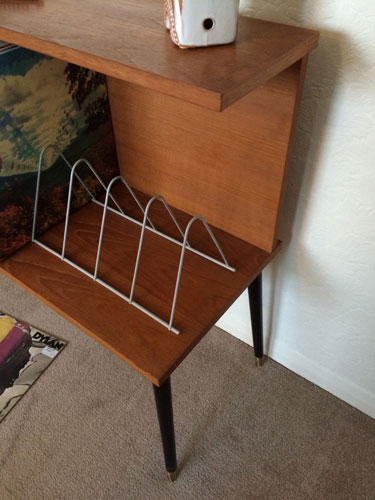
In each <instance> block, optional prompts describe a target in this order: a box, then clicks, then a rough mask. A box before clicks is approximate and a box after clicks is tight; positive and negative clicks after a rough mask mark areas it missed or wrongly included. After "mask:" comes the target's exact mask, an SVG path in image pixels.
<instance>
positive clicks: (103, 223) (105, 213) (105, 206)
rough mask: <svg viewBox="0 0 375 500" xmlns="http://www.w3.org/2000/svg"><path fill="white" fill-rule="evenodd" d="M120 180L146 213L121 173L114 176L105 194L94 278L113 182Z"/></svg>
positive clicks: (96, 275) (96, 271) (97, 267)
mask: <svg viewBox="0 0 375 500" xmlns="http://www.w3.org/2000/svg"><path fill="white" fill-rule="evenodd" d="M119 180H120V181H121V182H122V183H123V184H124V185H125V187H126V189H127V190H128V191H129V193H130V194H131V196H132V197H133V199H134V201H135V202H136V204H137V205H138V207H139V208H140V209H141V211H142V213H143V215H145V209H144V208H143V206H142V205H141V203H140V201H139V200H138V198H137V196H136V195H135V193H134V191H133V190H132V188H131V187H130V186H129V184H128V183H127V182H126V180H125V179H124V178H123V177H122V176H121V175H118V176H117V177H114V178H113V179H112V180H111V182H110V183H109V184H108V187H107V192H106V196H105V202H104V208H103V216H102V224H101V226H100V236H99V243H98V250H97V253H96V262H95V271H94V279H96V278H97V277H98V269H99V260H100V253H101V249H102V241H103V233H104V225H105V220H106V217H107V210H108V200H109V197H110V192H111V189H112V186H113V184H115V182H117V181H119ZM147 220H148V222H149V223H150V225H151V227H152V228H153V229H154V230H155V226H154V225H153V223H152V222H151V220H150V218H149V217H147Z"/></svg>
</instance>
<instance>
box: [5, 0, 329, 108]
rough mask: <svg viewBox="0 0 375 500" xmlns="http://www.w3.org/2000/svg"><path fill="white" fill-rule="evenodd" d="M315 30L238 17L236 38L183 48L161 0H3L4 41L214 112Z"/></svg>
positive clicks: (305, 47)
mask: <svg viewBox="0 0 375 500" xmlns="http://www.w3.org/2000/svg"><path fill="white" fill-rule="evenodd" d="M318 36H319V34H318V32H316V31H312V30H307V29H301V28H297V27H294V26H286V25H282V24H277V23H271V22H267V21H262V20H258V19H252V18H248V17H240V20H239V29H238V35H237V41H236V43H235V44H231V45H226V46H220V47H211V48H208V49H207V48H206V49H191V50H181V49H179V48H177V47H176V46H174V45H173V44H172V42H171V41H170V39H169V34H168V33H167V31H166V30H165V28H164V22H163V3H162V1H161V0H142V1H139V0H107V1H105V2H102V1H99V0H79V1H76V0H45V1H42V0H40V1H38V0H35V1H32V2H31V1H30V2H28V1H24V2H22V3H11V2H10V3H0V40H4V41H7V42H12V43H15V44H18V45H21V46H23V47H26V48H29V49H32V50H35V51H38V52H41V53H44V54H48V55H50V56H53V57H57V58H59V59H63V60H65V61H69V62H72V63H75V64H79V65H81V66H84V67H87V68H90V69H93V70H96V71H100V72H102V73H104V74H106V75H109V76H112V77H115V78H118V79H120V80H125V81H127V82H130V83H135V84H137V85H140V86H142V87H146V88H149V89H154V90H157V91H159V92H161V93H164V94H167V95H170V96H174V97H177V98H180V99H183V100H185V101H188V102H191V103H195V104H199V105H201V106H204V107H206V108H210V109H213V110H216V111H221V110H223V109H224V108H226V107H227V106H229V105H230V104H232V103H233V102H235V101H237V100H238V99H240V98H241V97H243V96H244V95H246V94H247V93H249V92H250V91H251V90H253V89H254V88H256V87H257V86H259V85H261V84H262V83H264V82H266V81H267V80H269V79H270V78H272V77H274V76H275V75H277V74H278V73H280V72H281V71H283V70H285V69H286V68H288V67H289V66H291V65H292V64H294V63H295V62H296V61H298V60H299V59H302V58H303V57H304V56H305V55H306V54H307V53H309V52H310V51H311V50H313V49H314V48H315V47H316V46H317V44H318Z"/></svg>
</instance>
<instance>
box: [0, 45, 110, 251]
mask: <svg viewBox="0 0 375 500" xmlns="http://www.w3.org/2000/svg"><path fill="white" fill-rule="evenodd" d="M51 143H52V144H55V145H56V146H57V147H58V148H59V149H60V150H61V151H62V152H63V153H64V155H65V156H66V157H67V158H68V160H69V161H71V163H74V162H75V161H76V160H77V159H79V158H81V157H84V158H86V159H87V160H88V161H89V162H90V163H91V164H92V165H93V166H94V168H95V169H96V171H97V172H98V174H99V175H100V176H101V178H102V179H103V181H104V182H106V183H107V182H109V180H110V179H111V178H112V177H114V176H115V175H116V174H117V172H118V167H117V160H116V152H115V144H114V138H113V130H112V122H111V116H110V110H109V103H108V96H107V88H106V82H105V77H104V76H103V75H101V74H100V73H95V72H93V71H90V70H88V69H86V68H82V67H79V66H75V65H73V64H69V63H66V62H64V61H60V60H58V59H54V58H51V57H48V56H45V55H42V54H39V53H36V52H33V51H30V50H26V49H23V48H20V47H15V46H9V45H5V44H4V43H2V42H0V260H2V259H4V258H5V257H7V256H8V255H10V254H12V253H13V252H15V251H16V250H18V249H19V248H20V247H22V246H23V245H25V244H26V243H28V242H29V241H30V236H31V227H32V218H33V207H34V199H35V187H36V179H37V169H38V159H39V155H40V152H41V150H42V149H43V148H44V147H45V146H46V145H48V144H51ZM83 168H84V167H83ZM79 174H80V177H81V178H83V179H84V181H85V183H86V184H87V186H89V188H90V189H91V192H94V193H96V194H97V193H98V192H99V190H100V185H99V183H98V181H97V180H96V179H94V178H93V176H92V174H90V172H89V170H88V169H87V171H86V172H85V171H84V170H82V171H80V172H79ZM69 175H70V170H69V168H68V167H67V166H66V165H65V164H64V162H62V161H61V160H60V159H59V158H58V157H57V156H56V153H55V152H54V150H53V149H52V148H50V149H49V150H48V151H47V152H46V154H45V156H44V160H43V173H42V176H41V186H40V196H39V201H40V206H41V207H43V209H41V210H40V211H39V210H38V218H37V225H36V228H37V234H41V233H42V232H44V231H46V230H47V229H48V228H49V227H51V226H52V225H53V224H56V223H58V222H60V221H61V220H62V219H63V218H64V216H65V210H66V201H67V186H68V183H69ZM73 195H74V196H73V209H77V208H79V207H80V206H82V205H83V204H85V203H86V202H87V201H88V197H87V192H86V191H85V189H84V188H83V186H82V185H74V187H73Z"/></svg>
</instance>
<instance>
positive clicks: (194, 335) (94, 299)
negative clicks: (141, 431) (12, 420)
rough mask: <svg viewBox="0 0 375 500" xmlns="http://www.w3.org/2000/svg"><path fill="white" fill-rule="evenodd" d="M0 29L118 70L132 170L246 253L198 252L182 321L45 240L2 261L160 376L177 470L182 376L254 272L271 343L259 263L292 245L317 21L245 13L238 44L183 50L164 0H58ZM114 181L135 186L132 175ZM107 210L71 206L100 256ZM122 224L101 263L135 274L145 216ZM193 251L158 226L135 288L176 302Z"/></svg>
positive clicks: (80, 239)
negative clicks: (296, 169)
mask: <svg viewBox="0 0 375 500" xmlns="http://www.w3.org/2000/svg"><path fill="white" fill-rule="evenodd" d="M0 39H2V40H5V41H8V42H12V43H15V44H18V45H21V46H23V47H26V48H29V49H32V50H35V51H38V52H41V53H44V54H47V55H50V56H53V57H56V58H60V59H62V60H65V61H68V62H71V63H75V64H79V65H81V66H84V67H87V68H89V69H93V70H96V71H100V72H102V73H104V74H105V75H107V84H108V91H109V97H110V104H111V113H112V119H113V126H114V131H115V138H116V147H117V153H118V159H119V164H120V172H121V174H122V175H124V176H125V177H126V179H127V180H128V182H129V183H130V184H131V185H132V186H133V187H134V188H135V189H137V190H138V191H140V192H142V193H144V194H145V195H147V196H145V197H143V198H142V199H149V197H150V195H155V194H157V193H162V194H163V195H164V197H165V198H166V199H167V201H168V203H170V204H171V205H172V206H174V207H176V209H178V210H177V215H178V218H179V221H180V222H181V224H182V226H183V227H186V224H187V222H188V220H190V218H191V214H192V215H195V214H201V215H203V216H204V217H205V218H206V220H207V221H208V223H209V224H210V225H211V226H212V227H213V228H214V233H215V236H216V238H217V239H218V241H219V242H220V245H221V246H222V248H223V251H224V253H225V254H226V256H227V259H228V261H229V263H230V264H231V265H232V266H233V267H235V268H236V272H234V273H232V272H228V270H227V269H223V268H220V267H217V266H214V265H213V264H212V263H210V262H207V261H202V259H199V257H198V256H197V255H194V254H190V255H188V256H186V260H185V264H184V270H183V274H182V278H181V286H180V291H179V296H178V302H177V306H176V314H175V323H176V325H177V326H178V328H179V330H180V331H181V333H180V335H175V334H174V333H172V332H170V331H168V330H167V329H166V328H165V327H163V326H162V325H160V324H159V323H157V322H155V321H154V320H153V319H152V318H150V317H148V316H145V315H144V314H143V313H142V312H141V311H139V310H138V309H136V308H134V307H131V306H130V305H128V304H127V303H126V302H124V301H123V300H121V298H120V297H118V296H117V295H115V294H113V293H111V292H110V291H109V290H107V289H105V288H103V287H101V286H100V285H98V284H97V283H95V282H93V281H92V280H91V279H90V278H89V277H87V276H85V275H84V274H82V273H80V272H79V271H77V270H76V269H74V268H72V267H70V266H68V265H67V264H66V263H65V262H63V261H61V260H59V259H57V258H56V257H54V256H53V255H51V254H48V253H46V252H45V251H44V250H43V249H42V248H40V247H39V246H37V245H35V244H29V245H27V246H26V247H24V248H23V249H22V250H20V251H19V252H17V253H16V254H15V255H13V256H11V257H10V258H8V259H7V260H6V261H5V262H3V263H2V264H1V270H2V272H4V273H5V274H6V275H8V276H9V277H11V278H12V279H14V280H15V281H16V282H17V283H19V284H20V285H21V286H23V287H24V288H26V289H27V290H29V291H30V292H31V293H32V294H34V295H35V296H37V297H38V298H39V299H41V300H42V301H43V302H45V303H46V304H48V305H49V306H50V307H52V308H53V309H54V310H56V311H57V312H58V313H60V314H61V315H63V316H64V317H65V318H67V319H68V320H70V321H71V322H72V323H74V324H75V325H77V326H78V327H79V328H80V329H82V330H83V331H84V332H85V333H87V334H88V335H90V336H91V337H93V338H94V339H95V340H97V341H98V342H100V343H101V344H102V345H103V346H105V347H106V348H108V349H109V350H110V351H112V352H113V353H115V354H116V355H117V356H119V357H120V358H121V359H123V360H124V361H125V362H126V363H127V364H129V365H130V366H132V367H133V368H134V369H135V370H137V371H138V372H140V373H141V374H142V375H143V376H144V377H146V378H147V379H148V380H149V381H150V382H151V383H152V384H153V387H154V391H155V400H156V406H157V411H158V417H159V423H160V430H161V437H162V443H163V449H164V456H165V464H166V468H167V471H168V473H169V475H170V477H171V478H172V479H174V478H175V475H176V471H177V460H176V449H175V437H174V426H173V411H172V397H171V385H170V376H171V374H172V372H173V371H174V370H175V369H176V368H177V367H178V365H179V364H180V363H181V361H182V360H183V359H184V358H185V357H186V356H187V355H188V354H189V352H190V351H191V350H192V349H193V348H194V346H195V345H196V344H197V343H198V342H199V341H200V340H201V339H202V338H203V336H204V335H205V334H206V333H207V331H208V330H209V329H210V328H211V327H212V326H213V325H214V324H215V323H216V321H217V320H218V319H219V318H220V317H221V315H222V314H223V313H224V312H225V311H226V310H227V309H228V308H229V307H230V306H231V304H232V303H233V302H234V301H235V300H236V299H237V298H238V297H239V295H240V294H241V293H242V292H243V291H244V290H246V288H248V290H249V298H250V307H251V319H252V325H253V337H254V348H255V356H256V359H257V361H258V363H259V364H260V363H261V360H262V358H263V345H262V342H263V341H262V298H261V272H262V270H263V268H264V267H265V266H266V265H267V264H268V263H269V262H270V261H271V260H272V258H273V257H274V256H275V254H276V253H277V252H278V250H279V249H280V242H279V241H278V237H277V234H278V223H279V214H280V205H281V201H282V196H283V190H284V187H285V179H286V169H287V163H288V155H289V151H290V143H291V137H292V135H293V130H294V128H295V122H296V115H297V110H298V103H299V100H300V96H301V92H302V87H303V81H304V76H305V70H306V64H307V57H308V53H309V52H310V51H311V50H313V49H314V48H315V47H316V46H317V43H318V33H317V32H315V31H311V30H306V29H300V28H297V27H292V26H285V25H280V24H276V23H271V22H266V21H261V20H257V19H251V18H245V17H242V18H240V20H239V31H238V36H237V42H236V43H235V44H233V45H227V46H221V47H212V48H209V49H194V50H185V51H182V50H180V49H178V48H177V47H175V46H174V45H173V44H172V43H171V41H170V39H169V35H168V33H167V32H166V31H165V28H164V22H163V5H162V2H160V1H159V0H144V1H143V2H137V0H123V1H121V2H118V1H116V0H108V1H107V2H104V3H103V2H99V1H98V0H81V1H80V2H75V3H74V2H73V3H72V2H69V1H68V0H48V1H45V2H38V1H33V2H31V1H30V2H23V3H22V7H21V6H20V4H12V3H0ZM116 193H117V194H118V196H119V197H121V196H122V194H121V192H120V188H118V191H116ZM141 196H142V195H141ZM135 208H136V207H135ZM135 208H134V207H132V206H130V205H129V211H132V210H133V211H134V210H135ZM153 210H154V212H153V217H154V218H155V221H156V225H157V227H158V228H163V230H165V231H166V232H168V231H173V229H172V227H171V224H170V221H169V220H168V218H166V217H165V213H164V212H163V210H162V207H155V209H153ZM101 213H102V209H101V208H100V207H99V206H97V205H93V204H89V205H86V206H85V207H84V208H82V209H81V210H79V211H78V212H76V213H75V214H73V215H72V216H71V222H70V229H69V231H70V233H69V234H70V236H69V238H70V239H69V249H70V252H71V255H72V256H73V257H74V258H75V259H76V260H77V261H79V262H80V263H81V264H82V265H85V266H86V267H87V268H92V266H93V265H94V262H95V249H94V247H93V248H91V246H90V244H89V243H90V242H93V241H94V242H95V241H97V238H98V230H99V227H100V217H101ZM188 214H190V215H188ZM153 220H154V219H153ZM108 225H109V226H108V232H109V233H108V234H109V235H110V236H109V240H110V243H108V245H107V247H109V246H110V250H109V249H108V248H107V249H105V248H103V264H102V269H101V272H102V273H103V275H105V277H106V279H107V281H109V282H111V283H114V284H115V285H117V286H119V287H123V288H124V289H127V288H128V287H129V286H130V284H131V273H130V272H128V269H129V266H130V267H132V266H133V265H134V258H135V254H136V249H137V244H138V238H139V227H134V226H132V227H130V224H129V223H128V222H127V221H125V220H115V219H111V217H110V216H109V221H108ZM62 232H63V225H62V224H60V225H58V226H56V227H54V228H52V229H51V230H49V231H48V232H47V233H46V234H45V235H44V236H43V238H42V239H43V241H45V242H47V243H48V244H51V245H53V244H54V245H57V246H58V245H59V241H61V237H62ZM191 234H192V244H194V246H195V247H196V248H199V249H200V250H202V251H205V252H207V253H209V254H210V253H211V254H212V253H213V252H214V251H215V248H213V246H212V242H210V241H207V238H205V237H204V234H203V232H202V228H201V227H198V225H196V227H195V228H194V230H192V231H191ZM124 235H125V236H124ZM104 246H105V245H104ZM179 252H180V249H179V247H176V246H173V245H169V244H168V242H166V241H164V240H161V239H160V238H158V237H157V236H156V235H154V234H150V235H148V236H147V238H145V243H144V249H143V254H142V272H141V273H140V275H139V279H138V282H137V292H136V293H137V295H138V296H139V297H141V299H142V300H143V302H144V303H146V305H147V306H148V307H149V308H150V309H151V310H154V311H157V313H158V315H159V316H160V317H167V316H168V311H169V309H170V304H171V301H172V296H173V288H174V281H175V276H176V269H177V265H178V260H179Z"/></svg>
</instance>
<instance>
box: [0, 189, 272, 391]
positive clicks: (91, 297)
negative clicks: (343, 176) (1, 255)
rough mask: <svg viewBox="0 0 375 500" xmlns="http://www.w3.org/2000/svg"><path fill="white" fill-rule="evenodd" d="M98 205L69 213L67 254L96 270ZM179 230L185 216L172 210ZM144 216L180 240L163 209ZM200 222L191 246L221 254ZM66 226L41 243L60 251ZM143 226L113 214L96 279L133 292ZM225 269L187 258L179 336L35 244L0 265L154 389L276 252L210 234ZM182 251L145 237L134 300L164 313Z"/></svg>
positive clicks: (125, 204) (131, 207)
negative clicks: (225, 263)
mask: <svg viewBox="0 0 375 500" xmlns="http://www.w3.org/2000/svg"><path fill="white" fill-rule="evenodd" d="M120 191H121V193H123V188H122V187H118V189H117V190H115V192H117V197H119V198H121V200H122V201H121V203H122V206H123V207H127V213H131V214H133V216H135V217H137V218H139V219H141V216H140V213H139V209H138V208H137V207H135V206H134V203H133V202H131V201H130V200H129V198H128V197H125V196H119V195H120ZM101 214H102V209H101V207H98V206H97V205H95V204H93V203H89V204H88V205H86V206H85V207H84V208H82V209H80V210H79V211H78V212H76V213H75V214H73V215H72V217H71V222H70V227H69V233H68V243H67V256H68V257H69V258H71V259H72V260H73V261H74V262H76V263H78V264H80V265H82V266H83V267H84V268H85V269H87V270H88V271H92V270H93V268H94V262H95V255H96V253H95V249H96V244H97V241H98V235H99V227H100V218H101ZM177 214H178V215H177V216H178V220H179V221H180V222H181V224H182V226H183V227H185V226H186V223H187V221H188V220H189V217H188V216H186V215H185V214H182V213H181V212H179V211H177ZM150 217H151V219H152V221H153V222H154V224H155V225H156V226H157V228H158V229H162V230H164V231H165V232H167V233H168V234H170V235H171V236H174V237H176V238H177V237H178V233H177V232H176V229H175V228H174V227H172V226H171V224H170V220H169V217H168V216H166V213H165V211H164V209H163V208H162V206H161V204H159V205H155V206H154V207H153V208H152V210H151V212H150ZM202 227H203V226H200V225H199V224H197V225H196V226H193V228H192V231H191V239H190V242H191V244H192V245H193V246H195V247H196V248H198V249H199V250H203V251H206V252H207V253H209V254H210V255H212V256H215V257H216V256H217V251H216V249H215V247H214V246H213V244H212V242H211V241H210V240H209V239H208V238H207V235H206V233H205V232H204V231H202ZM62 232H63V225H62V224H59V225H57V226H55V227H54V228H52V229H51V230H49V231H48V232H47V233H46V234H45V235H43V237H42V241H44V242H45V243H48V244H49V245H51V246H52V247H53V248H55V249H56V250H60V249H61V243H62ZM139 233H140V228H139V227H138V226H136V225H134V224H132V223H130V222H128V221H125V220H124V219H122V218H120V217H118V216H116V215H114V214H111V213H109V214H108V226H107V227H106V230H105V233H104V242H103V254H102V255H103V256H102V260H101V265H100V269H99V277H101V278H102V279H104V280H105V281H107V282H109V283H110V284H112V285H114V286H116V287H117V288H118V289H120V290H121V291H122V292H124V293H126V294H129V291H130V285H131V278H132V273H133V268H134V263H135V256H136V250H137V244H138V238H139ZM214 234H215V235H216V237H217V238H218V240H219V242H220V244H221V245H222V248H223V250H224V252H225V254H226V256H227V258H228V260H229V262H230V264H231V265H233V266H234V267H236V269H237V271H236V272H235V273H232V272H231V271H228V270H226V269H223V268H220V267H218V266H217V265H215V264H213V263H211V262H209V261H207V260H204V259H202V258H201V257H199V256H197V255H195V254H192V253H191V252H187V254H186V261H185V264H184V268H183V273H182V278H181V288H180V292H179V295H178V301H177V307H176V315H175V322H174V324H175V326H176V327H177V328H179V329H180V330H181V333H180V335H176V334H174V333H171V332H169V331H168V330H167V329H166V328H165V327H163V326H161V325H160V324H158V323H157V322H156V321H154V320H153V319H151V318H149V317H148V316H146V315H145V314H143V313H142V312H140V311H139V310H138V309H136V308H135V307H133V306H130V305H129V304H127V303H126V302H125V301H123V300H122V299H121V298H119V297H118V296H116V295H115V294H113V293H111V292H110V291H108V290H107V289H105V288H103V287H102V286H101V285H100V284H98V283H95V282H94V281H92V280H91V279H90V278H88V277H87V276H85V275H84V274H82V273H80V272H79V271H77V270H76V269H74V268H73V267H71V266H69V265H68V264H66V263H64V262H62V261H61V260H59V259H58V258H56V257H55V256H53V255H51V254H50V253H48V252H46V251H45V250H44V249H42V248H40V247H39V246H36V245H35V244H32V243H30V244H28V245H27V246H26V247H24V248H23V249H22V250H20V251H19V252H17V253H16V254H15V255H13V256H12V257H10V258H8V259H7V260H6V261H4V262H3V263H2V264H1V270H2V272H4V273H5V274H6V275H8V276H9V277H11V278H12V279H13V280H15V281H16V282H18V283H19V284H20V285H21V286H23V287H24V288H26V289H27V290H29V291H30V292H31V293H32V294H34V295H35V296H36V297H38V298H39V299H40V300H42V301H43V302H45V303H46V304H47V305H49V306H50V307H51V308H52V309H54V310H55V311H57V312H58V313H60V314H61V315H62V316H64V317H65V318H67V319H68V320H70V321H71V322H72V323H74V324H75V325H77V326H78V327H79V328H81V329H82V330H83V331H84V332H86V333H87V334H88V335H90V336H92V337H93V338H94V339H95V340H97V341H98V342H99V343H101V344H102V345H103V346H105V347H106V348H108V349H109V350H110V351H112V352H113V353H115V354H116V355H117V356H119V357H120V358H121V359H123V360H124V361H125V362H126V363H128V364H129V365H130V366H132V367H133V368H135V369H136V370H138V371H139V372H140V373H141V374H142V375H144V376H145V377H146V378H147V379H149V380H150V381H151V382H152V383H154V384H156V385H160V384H161V383H162V382H163V381H164V380H165V379H166V378H167V377H168V376H169V375H170V374H171V373H172V371H173V370H174V369H175V368H176V367H177V366H178V365H179V363H181V361H182V360H183V359H184V358H185V356H186V355H187V354H188V353H189V352H190V351H191V350H192V349H193V347H194V346H195V345H196V344H197V343H198V342H199V340H200V339H201V338H202V337H203V336H204V335H205V333H206V332H207V331H208V330H209V329H210V328H211V327H212V326H213V325H214V324H215V322H216V321H217V320H218V319H219V318H220V316H221V315H222V314H223V313H224V312H225V311H226V309H227V308H228V307H229V306H230V305H231V304H232V303H233V302H234V301H235V299H236V298H237V297H238V296H239V295H240V294H241V293H242V292H243V291H244V290H245V288H246V287H247V286H248V285H249V283H250V282H251V281H252V280H253V279H254V278H255V277H256V276H257V274H258V273H259V272H260V271H261V270H262V269H263V268H264V266H265V265H266V264H267V263H268V262H269V261H270V260H271V258H272V257H273V256H274V254H275V252H274V253H273V254H271V253H267V252H264V251H262V250H260V249H258V248H256V247H255V246H253V245H250V244H248V243H245V242H244V241H241V240H239V239H237V238H234V237H233V236H230V235H229V234H226V233H224V232H223V231H220V230H217V229H214ZM179 255H180V247H178V246H176V245H174V244H172V243H170V242H168V241H166V240H164V239H162V238H160V237H159V236H156V235H154V234H152V233H150V232H147V234H146V236H145V242H144V250H143V253H142V256H141V263H140V269H139V278H138V281H137V285H136V289H135V300H136V301H137V302H139V303H141V304H142V305H144V306H145V307H147V308H149V309H150V310H151V311H153V312H154V313H156V314H158V315H159V316H160V317H162V318H165V319H167V318H168V317H169V312H170V307H171V303H172V297H173V290H174V283H175V279H176V273H177V265H178V261H179Z"/></svg>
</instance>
